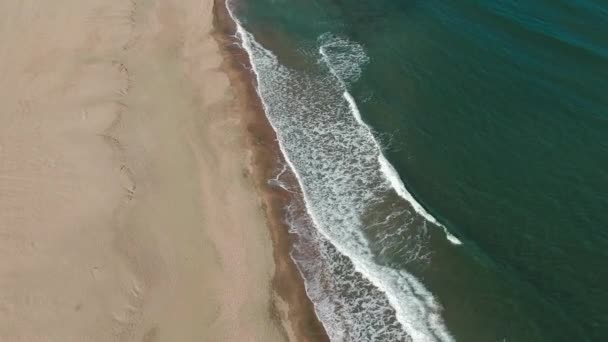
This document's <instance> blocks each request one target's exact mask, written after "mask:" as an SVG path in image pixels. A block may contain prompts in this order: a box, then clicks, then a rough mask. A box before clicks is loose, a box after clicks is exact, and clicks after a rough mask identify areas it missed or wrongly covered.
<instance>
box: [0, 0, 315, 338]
mask: <svg viewBox="0 0 608 342" xmlns="http://www.w3.org/2000/svg"><path fill="white" fill-rule="evenodd" d="M213 8H214V4H213V0H181V1H177V0H162V1H161V0H148V1H137V0H132V1H114V0H111V1H107V0H59V1H53V2H47V1H39V0H38V1H33V0H8V1H3V2H2V3H1V4H0V23H2V25H0V75H2V76H1V77H0V340H1V341H145V342H152V341H284V340H288V339H289V340H303V341H304V340H311V341H313V340H323V338H322V337H318V335H314V334H317V333H318V331H319V327H320V324H319V323H318V322H316V321H315V319H314V313H312V309H311V307H310V303H308V302H306V298H305V294H304V289H303V285H302V284H301V281H300V280H299V278H298V274H297V272H296V270H295V268H294V267H293V264H292V263H290V261H289V258H288V251H289V249H288V237H287V233H286V231H285V232H283V233H281V232H279V231H277V230H276V229H275V230H272V229H271V230H269V229H268V225H267V221H270V222H271V223H272V215H271V216H268V220H267V215H265V211H264V210H263V208H266V209H267V211H271V210H275V211H276V208H275V209H273V208H271V207H269V206H268V200H267V199H265V197H264V196H259V195H258V192H256V188H257V189H258V190H260V189H261V188H262V187H263V182H262V181H261V180H262V177H264V176H265V175H266V173H265V172H263V171H259V172H256V171H255V165H256V164H255V163H253V164H252V163H251V161H252V158H253V159H255V160H258V159H259V158H258V159H256V157H255V156H256V155H259V153H258V154H256V153H257V152H256V151H252V150H251V148H250V146H252V144H251V141H252V139H253V138H252V135H251V134H252V133H253V131H252V129H251V125H250V123H251V121H248V120H250V119H247V115H245V114H244V111H245V109H246V108H247V105H246V104H247V101H248V100H246V99H245V98H244V97H242V96H241V95H239V88H238V87H237V86H235V82H237V81H236V80H238V79H239V78H238V77H237V76H235V75H232V76H231V75H230V72H228V71H227V70H228V68H229V67H230V63H229V62H226V61H225V60H224V58H223V56H224V57H226V50H223V52H222V50H221V49H220V46H218V40H220V41H221V39H219V38H218V37H221V32H220V33H218V32H217V31H214V27H213V23H214V19H213V13H214V12H213ZM243 84H245V83H243ZM242 87H244V88H243V89H241V90H243V91H244V92H247V91H249V92H250V91H251V89H250V88H247V87H250V86H246V85H242ZM258 109H259V108H258ZM254 111H255V110H254ZM258 118H259V117H258ZM266 126H267V124H266ZM248 128H249V129H248ZM264 129H267V127H266V128H264ZM252 166H253V168H252ZM266 166H268V165H266ZM252 170H253V171H252ZM278 226H279V225H275V228H276V227H278ZM273 241H274V243H275V245H276V246H279V247H280V248H275V249H273V247H272V246H273ZM275 258H278V259H276V260H279V261H280V262H279V264H278V267H277V269H287V271H285V272H282V273H277V274H283V275H286V277H287V278H283V279H287V280H289V281H290V283H289V284H294V285H293V287H291V286H289V285H287V287H288V289H287V290H285V289H283V290H280V288H281V287H280V285H281V284H286V283H285V282H284V281H280V284H278V283H277V282H278V279H281V278H278V277H277V276H275ZM281 260H283V261H282V262H281ZM284 277H285V276H284ZM284 286H285V285H284ZM275 290H276V291H275ZM277 291H278V292H277ZM289 293H291V294H292V295H289ZM277 294H278V295H277ZM294 303H296V304H294ZM298 303H299V304H298ZM294 322H295V323H294ZM292 323H293V324H292ZM306 329H308V331H313V332H314V334H313V335H308V336H307V335H305V334H304V333H303V332H302V331H303V330H306ZM311 336H313V337H311ZM314 336H317V337H314Z"/></svg>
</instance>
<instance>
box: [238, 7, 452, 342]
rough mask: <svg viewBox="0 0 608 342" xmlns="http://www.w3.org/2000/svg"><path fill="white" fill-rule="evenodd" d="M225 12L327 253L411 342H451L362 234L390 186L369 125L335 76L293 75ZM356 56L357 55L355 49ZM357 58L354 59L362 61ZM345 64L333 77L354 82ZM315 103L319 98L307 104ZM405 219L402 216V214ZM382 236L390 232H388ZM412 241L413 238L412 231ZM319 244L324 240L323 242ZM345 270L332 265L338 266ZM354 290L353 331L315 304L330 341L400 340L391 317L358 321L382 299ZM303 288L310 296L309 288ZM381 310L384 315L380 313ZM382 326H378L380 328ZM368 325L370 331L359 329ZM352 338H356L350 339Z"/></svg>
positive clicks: (412, 287) (422, 296)
mask: <svg viewBox="0 0 608 342" xmlns="http://www.w3.org/2000/svg"><path fill="white" fill-rule="evenodd" d="M229 12H230V15H231V16H232V19H233V20H234V21H235V23H236V25H237V34H238V36H239V38H240V39H241V41H242V45H243V47H244V48H245V50H246V51H247V52H248V55H249V59H250V62H251V65H252V69H253V71H254V73H255V75H256V79H257V85H258V87H257V91H258V94H259V95H260V98H261V100H262V104H263V106H264V109H265V111H266V114H267V116H268V118H269V121H270V124H271V125H272V127H273V128H274V130H275V132H276V133H277V137H278V141H279V147H280V149H281V151H282V153H283V155H284V156H285V160H286V162H287V164H288V165H289V167H290V169H291V170H292V171H293V173H294V175H295V177H296V178H297V180H298V182H299V183H300V185H301V188H302V191H303V197H304V205H305V207H306V211H307V213H308V214H309V216H310V219H311V220H312V223H313V224H314V226H315V227H316V228H317V230H318V231H319V233H321V235H322V237H323V239H324V240H327V241H329V242H331V246H332V248H335V249H336V250H337V252H339V253H340V255H342V256H345V257H347V258H348V260H350V262H351V263H352V267H354V269H355V271H356V272H358V274H360V275H362V276H363V277H364V278H365V279H366V280H367V281H368V282H369V283H371V284H373V286H374V287H375V288H376V289H377V290H379V291H380V292H381V293H382V294H383V295H384V296H385V299H386V300H387V301H388V303H390V306H391V307H392V308H393V309H394V312H395V317H396V320H397V321H398V322H399V324H400V326H401V327H402V328H403V330H404V331H405V332H406V333H407V335H408V336H409V338H410V339H411V340H413V341H415V342H427V341H429V342H430V341H432V342H435V341H452V340H453V338H452V337H451V335H450V334H449V332H448V330H447V328H446V327H445V326H444V324H443V321H442V318H441V315H440V312H441V307H440V305H439V304H438V303H437V302H436V301H435V299H434V297H433V295H432V294H431V293H430V292H429V291H428V290H426V289H425V288H424V286H423V285H422V284H421V283H420V282H419V281H418V280H417V279H416V278H415V277H413V276H412V275H410V274H409V273H407V272H406V271H405V270H401V269H394V268H392V267H388V266H385V265H381V264H378V263H377V260H376V258H375V256H376V255H374V253H372V248H371V246H370V245H369V241H368V240H367V239H366V237H365V235H364V230H365V224H364V222H363V221H362V220H363V219H364V218H363V214H364V213H365V212H367V211H369V210H370V208H372V207H373V206H374V205H377V204H378V203H379V202H381V198H382V197H383V196H384V194H386V193H387V191H388V189H391V186H393V184H392V183H391V182H390V180H388V178H387V177H386V176H382V175H383V173H382V172H381V171H382V170H380V168H379V166H378V158H379V156H380V155H381V153H380V149H379V145H378V144H377V142H376V141H375V139H374V138H373V135H372V134H371V131H370V130H369V127H367V126H365V125H361V123H362V120H361V117H360V115H359V117H357V115H355V114H354V113H353V111H352V110H351V108H350V107H351V104H350V103H349V102H348V98H346V97H345V100H344V102H341V101H339V99H340V98H341V96H340V95H343V94H342V93H340V91H341V90H340V87H338V86H337V85H336V84H335V78H334V80H333V81H332V80H331V79H324V78H322V76H319V75H308V74H302V73H299V74H296V72H295V71H293V70H290V69H288V68H286V67H284V66H282V65H281V64H280V63H278V60H277V58H276V56H274V55H273V54H272V52H270V51H269V50H267V49H265V48H264V47H262V46H261V45H260V44H259V43H257V42H256V41H255V39H254V38H253V36H252V35H251V34H250V33H249V32H247V31H245V29H244V28H243V27H242V26H241V24H240V22H239V21H238V20H237V19H236V18H235V17H234V16H233V13H232V11H231V10H230V9H229ZM346 43H347V44H341V45H334V46H335V47H338V48H339V49H346V50H348V48H349V46H355V50H357V49H356V47H357V46H358V45H356V44H351V43H350V42H346ZM349 44H350V45H349ZM357 51H362V49H361V47H360V46H359V50H357ZM347 53H348V52H347ZM354 55H355V58H361V57H362V56H360V55H359V56H357V55H356V54H354ZM349 58H350V57H349ZM349 67H350V69H348V73H342V72H341V71H340V72H338V71H335V70H334V71H332V72H335V73H336V75H347V76H348V79H350V80H352V79H356V77H358V73H359V72H360V70H358V68H359V66H349ZM314 77H317V78H314ZM319 77H321V79H318V78H319ZM290 82H297V84H296V83H294V84H291V83H290ZM286 97H289V98H286ZM313 98H314V99H316V100H318V101H316V102H311V99H313ZM351 99H352V97H351ZM353 103H354V101H353ZM349 118H350V121H349ZM353 118H354V121H355V122H356V124H355V123H353V121H352V119H353ZM387 163H388V162H387ZM389 165H390V164H389ZM392 189H394V186H393V187H392ZM414 209H415V208H414ZM403 215H406V213H405V211H404V214H403ZM398 218H400V216H399V217H398ZM389 221H391V220H389ZM403 221H405V220H403ZM391 222H392V221H391ZM386 228H387V229H392V230H393V231H392V234H394V235H395V236H396V237H401V238H403V239H407V238H409V236H410V234H403V231H402V229H415V227H391V226H388V225H387V226H386ZM386 233H387V234H391V231H387V232H386ZM412 236H414V237H415V234H413V235H412ZM389 242H390V243H392V242H391V241H388V242H387V243H389ZM406 242H407V241H406ZM415 242H416V240H414V241H413V242H412V243H415ZM319 243H323V242H322V240H319ZM394 243H400V241H397V242H394ZM406 252H407V251H406ZM412 253H417V251H413V252H412ZM325 259H326V260H327V261H328V262H330V263H331V262H335V261H334V259H336V256H331V257H326V258H325ZM343 265H345V264H343V263H341V264H334V266H335V267H338V268H341V267H342V266H343ZM344 271H345V269H340V274H341V275H342V276H344V277H349V276H350V275H349V274H348V273H344ZM352 290H353V291H358V292H356V294H357V296H351V297H349V298H347V300H348V304H350V305H355V307H356V308H357V309H358V311H353V310H351V311H349V312H348V315H350V316H348V318H346V319H353V320H356V319H359V321H357V322H356V325H357V327H355V328H352V327H351V326H349V327H347V328H345V326H344V325H343V324H347V323H348V322H342V325H340V326H331V325H328V322H331V319H332V318H331V315H332V313H335V312H345V311H340V310H342V309H341V308H336V307H335V306H332V304H331V303H328V301H323V302H315V308H316V310H317V314H318V315H319V316H321V320H322V322H323V323H324V325H325V326H326V328H327V330H328V333H329V335H330V337H331V338H332V340H334V341H341V340H358V341H372V340H395V339H394V337H395V336H400V335H399V333H398V332H395V331H392V330H391V331H387V329H389V330H390V329H393V330H394V328H393V325H391V324H390V318H386V317H384V316H378V317H373V318H371V319H369V318H368V319H367V320H362V319H361V317H367V316H364V315H366V314H367V311H369V305H370V304H372V302H373V301H375V302H373V303H381V300H380V301H379V300H378V299H377V298H376V297H374V296H376V295H375V294H374V292H373V290H372V291H371V292H369V291H367V290H366V289H365V288H363V287H359V288H356V289H352ZM307 291H310V288H309V287H308V285H307ZM370 294H371V295H370ZM309 295H310V293H309ZM386 312H387V311H386V310H383V313H382V315H385V314H386ZM357 317H359V318H357ZM380 321H381V322H382V323H381V324H380V326H379V327H377V323H378V322H380ZM372 326H373V327H374V328H373V329H374V330H372V331H367V332H364V331H361V329H365V328H367V327H372ZM348 329H354V330H352V331H347V330H348ZM357 329H359V330H357ZM352 336H360V337H361V338H358V339H349V338H350V337H352ZM387 336H392V337H387ZM399 339H400V340H401V339H402V338H399Z"/></svg>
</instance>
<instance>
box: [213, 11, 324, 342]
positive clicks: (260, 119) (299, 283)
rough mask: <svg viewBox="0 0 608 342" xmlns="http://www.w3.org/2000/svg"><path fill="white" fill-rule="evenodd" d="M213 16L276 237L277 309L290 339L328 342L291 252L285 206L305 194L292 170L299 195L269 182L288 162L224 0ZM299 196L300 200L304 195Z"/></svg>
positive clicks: (288, 176)
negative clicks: (260, 96) (263, 104)
mask: <svg viewBox="0 0 608 342" xmlns="http://www.w3.org/2000/svg"><path fill="white" fill-rule="evenodd" d="M215 20H216V21H215V26H216V29H217V32H216V35H215V36H216V39H217V40H218V43H219V45H220V47H221V50H222V52H223V56H224V64H223V69H224V70H225V71H226V73H227V75H228V76H229V78H230V81H231V84H232V88H233V89H234V90H235V91H236V93H237V102H238V104H239V106H240V108H241V109H240V110H241V111H242V113H243V118H244V120H245V124H246V128H247V133H248V134H247V142H248V148H249V150H250V152H251V155H250V163H249V165H250V172H251V174H252V178H253V179H254V181H255V184H256V188H257V190H258V193H259V195H260V198H261V200H262V207H263V208H264V210H265V212H266V218H267V222H268V225H269V228H270V233H271V237H272V241H273V254H274V259H275V263H276V272H275V275H274V278H273V288H274V290H275V291H276V295H277V297H276V300H275V307H276V308H277V309H278V310H277V311H278V313H279V315H280V318H281V321H282V322H283V323H284V325H285V323H286V322H287V326H285V328H286V330H287V331H288V332H289V335H290V340H295V341H329V338H328V336H327V333H326V332H325V329H324V328H323V325H322V324H321V323H320V322H319V320H318V317H317V315H316V313H315V312H314V307H313V304H312V302H311V301H310V299H309V298H308V296H307V295H306V289H305V286H304V280H303V278H302V276H301V274H300V272H299V270H298V269H297V267H296V265H295V263H294V262H293V260H292V258H291V255H290V253H291V246H292V243H293V241H292V239H294V238H296V237H295V236H292V235H291V234H289V227H288V226H287V224H286V222H285V208H286V206H287V205H288V204H289V203H290V201H291V200H292V198H291V197H292V196H299V197H301V192H300V189H299V184H298V182H297V180H296V178H295V176H294V175H293V174H292V173H291V172H289V171H287V172H286V174H284V175H283V179H284V180H285V181H287V182H288V183H289V188H290V189H291V190H292V191H294V192H295V193H293V192H288V191H285V190H284V189H282V188H280V187H277V186H272V185H271V184H269V183H268V180H270V179H273V178H274V177H275V176H276V174H277V172H280V170H282V169H283V166H284V165H285V164H286V163H285V160H284V158H283V156H282V153H281V151H280V148H279V145H278V142H277V137H276V133H275V132H274V130H273V128H272V126H271V125H270V123H269V122H268V119H267V117H266V114H265V113H264V109H263V106H262V103H261V101H260V98H259V96H258V93H257V91H256V88H255V86H256V80H255V74H253V72H252V71H251V64H250V61H249V57H248V56H247V52H246V51H245V50H244V49H242V48H241V47H240V45H239V41H238V39H237V38H236V37H235V33H236V26H235V23H234V22H233V21H232V19H231V18H230V15H229V14H228V12H227V9H226V3H225V1H224V0H216V6H215ZM299 200H300V201H302V199H301V198H299Z"/></svg>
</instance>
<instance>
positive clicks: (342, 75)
mask: <svg viewBox="0 0 608 342" xmlns="http://www.w3.org/2000/svg"><path fill="white" fill-rule="evenodd" d="M321 40H322V41H325V44H323V45H321V47H320V48H319V53H320V54H321V55H322V56H323V60H324V61H325V62H326V63H327V64H328V66H329V67H330V70H331V72H332V74H333V75H334V76H336V78H337V79H338V80H339V81H340V84H342V86H343V87H344V88H345V89H346V87H347V83H348V82H353V81H355V80H357V79H358V78H359V76H360V73H361V69H360V65H361V64H364V63H367V61H368V58H367V56H364V55H365V52H364V51H363V49H362V48H361V47H360V46H358V45H354V46H353V45H352V44H350V46H349V44H348V42H346V41H344V40H343V39H339V38H336V37H333V36H330V35H324V36H322V37H321ZM328 40H329V41H328ZM336 48H340V50H342V51H344V50H346V54H347V55H351V56H352V57H351V58H345V57H343V56H340V57H335V56H332V55H331V54H330V53H328V49H336ZM349 48H350V49H349ZM342 53H343V52H342ZM352 64H355V65H357V67H353V66H352ZM344 65H346V66H348V67H347V68H345V67H344ZM353 69H354V70H353ZM343 96H344V98H345V99H346V101H347V102H348V105H349V107H350V110H351V112H352V114H353V116H354V117H355V120H357V122H358V123H359V124H360V125H362V126H364V127H365V128H366V129H367V130H368V131H369V133H370V135H372V136H373V134H372V132H371V129H370V128H369V126H368V125H367V124H366V123H365V122H364V121H363V118H362V117H361V112H360V111H359V108H358V107H357V103H356V102H355V99H354V98H353V97H352V95H351V94H350V93H349V92H348V91H347V90H345V91H344V94H343ZM373 140H374V145H375V146H376V148H377V149H378V164H379V165H380V171H381V172H382V173H383V174H384V176H385V177H386V179H387V181H389V183H390V184H391V186H392V187H393V189H395V191H396V192H397V194H399V196H400V197H401V198H403V199H404V200H406V201H408V202H409V203H410V204H411V205H412V207H414V210H416V212H418V213H419V214H420V215H422V216H423V217H424V218H425V219H427V220H428V221H429V222H432V223H434V224H435V225H437V226H439V227H441V228H442V229H443V231H444V232H445V235H446V238H447V239H448V241H449V242H451V243H452V244H454V245H461V244H462V242H461V241H460V240H459V239H458V238H457V237H456V236H454V235H452V234H451V233H450V232H449V231H448V229H447V228H446V227H445V226H444V225H442V224H441V223H439V221H437V220H436V219H435V218H434V217H433V216H432V215H431V214H429V213H428V212H427V211H426V210H425V209H424V207H423V206H422V205H420V203H418V201H416V199H415V198H414V197H413V196H412V195H411V194H410V193H409V191H407V189H406V187H405V184H403V182H402V181H401V178H400V177H399V174H398V173H397V170H395V168H394V167H393V165H392V164H391V163H390V162H389V161H388V159H386V157H385V156H384V154H383V153H382V149H381V147H380V144H379V143H378V141H377V140H376V139H375V138H374V139H373Z"/></svg>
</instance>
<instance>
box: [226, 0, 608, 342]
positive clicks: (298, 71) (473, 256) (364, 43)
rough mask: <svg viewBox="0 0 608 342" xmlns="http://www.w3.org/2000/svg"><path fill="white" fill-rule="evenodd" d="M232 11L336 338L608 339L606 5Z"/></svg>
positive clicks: (258, 5) (296, 228)
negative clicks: (294, 180)
mask: <svg viewBox="0 0 608 342" xmlns="http://www.w3.org/2000/svg"><path fill="white" fill-rule="evenodd" d="M231 8H232V9H233V10H234V13H235V16H236V18H238V20H239V21H240V22H241V23H242V27H243V28H244V29H243V31H242V35H241V38H243V39H244V42H243V45H244V46H245V47H246V48H247V49H248V50H249V52H250V55H251V58H252V62H253V65H254V70H253V72H254V73H255V74H256V75H257V80H258V87H259V92H260V95H261V97H262V99H263V101H264V104H265V107H266V112H267V114H268V116H269V119H270V121H271V123H272V124H273V126H274V127H275V129H276V130H277V132H278V135H279V139H280V141H281V144H282V148H283V151H284V152H285V154H286V155H287V158H288V160H289V164H290V165H289V166H290V167H291V168H292V169H293V170H294V171H295V172H296V174H297V176H298V179H299V180H300V183H301V185H302V188H303V191H304V197H305V202H299V201H298V200H294V203H293V204H292V207H291V208H287V211H286V213H287V214H286V219H288V220H289V221H290V223H291V224H292V231H293V232H294V233H295V234H298V236H299V237H300V239H299V240H298V243H297V244H296V245H295V246H294V258H296V260H297V262H298V264H299V266H300V267H301V269H302V271H303V273H304V275H305V277H306V278H307V286H308V291H309V295H310V297H311V298H312V299H313V302H315V305H316V309H317V313H318V315H319V317H320V318H321V320H322V321H323V323H324V324H325V326H326V328H327V330H328V332H329V334H330V336H331V337H332V339H333V340H336V341H342V340H343V341H400V340H404V341H405V340H413V341H450V340H458V341H607V340H608V308H607V306H608V285H606V284H607V283H608V266H607V265H608V2H605V1H599V0H595V1H563V0H557V1H551V2H550V1H525V2H522V1H485V2H484V1H471V0H470V1H440V0H428V1H404V0H401V1H397V0H375V1H370V0H366V1H340V0H315V1H313V0H309V1H302V0H256V1H253V0H247V1H245V0H243V1H239V2H232V3H231ZM384 158H386V159H384ZM391 164H392V165H391ZM393 167H394V169H393ZM279 171H280V170H278V171H277V174H278V177H277V180H279V179H280V172H279ZM294 208H296V209H297V208H300V209H301V208H305V209H306V210H307V211H308V212H309V214H310V216H311V217H312V219H307V218H305V217H298V216H297V214H296V213H297V212H299V211H298V210H292V209H294ZM446 232H447V233H446Z"/></svg>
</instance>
